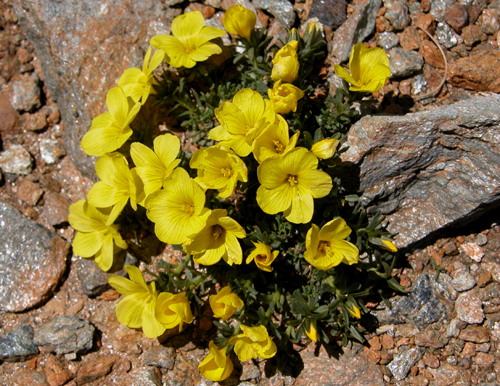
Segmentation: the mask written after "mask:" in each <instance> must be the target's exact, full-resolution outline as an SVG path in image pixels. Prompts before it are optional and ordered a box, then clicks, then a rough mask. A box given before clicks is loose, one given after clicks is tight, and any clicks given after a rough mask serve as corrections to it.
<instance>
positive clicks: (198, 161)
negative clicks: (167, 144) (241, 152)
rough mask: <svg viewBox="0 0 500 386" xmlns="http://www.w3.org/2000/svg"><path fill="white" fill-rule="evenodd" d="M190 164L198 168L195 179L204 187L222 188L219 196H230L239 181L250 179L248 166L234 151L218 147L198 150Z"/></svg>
mask: <svg viewBox="0 0 500 386" xmlns="http://www.w3.org/2000/svg"><path fill="white" fill-rule="evenodd" d="M189 166H190V167H191V168H192V169H198V176H197V177H196V178H195V181H196V182H198V183H199V184H200V185H201V186H202V187H203V188H204V189H220V192H219V195H218V196H217V197H221V198H227V197H229V196H230V195H231V194H232V193H233V191H234V188H235V187H236V183H237V182H238V181H241V182H247V181H248V177H247V173H248V172H247V167H246V165H245V163H244V162H243V161H242V160H241V158H240V157H238V156H237V155H236V154H234V153H233V152H232V151H225V150H223V149H220V148H217V147H209V148H208V149H205V148H201V149H199V150H197V151H196V152H195V153H194V154H193V157H191V161H190V162H189Z"/></svg>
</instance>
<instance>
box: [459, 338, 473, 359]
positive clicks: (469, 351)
mask: <svg viewBox="0 0 500 386" xmlns="http://www.w3.org/2000/svg"><path fill="white" fill-rule="evenodd" d="M475 353H476V345H475V344H474V343H471V342H465V344H464V348H463V349H462V352H461V355H462V356H463V357H464V358H471V357H472V356H474V354H475Z"/></svg>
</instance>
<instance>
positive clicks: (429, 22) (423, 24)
mask: <svg viewBox="0 0 500 386" xmlns="http://www.w3.org/2000/svg"><path fill="white" fill-rule="evenodd" d="M415 24H416V25H418V26H419V27H420V28H423V29H425V30H426V31H427V32H429V33H430V34H431V35H432V34H433V33H434V30H435V29H436V20H435V19H434V16H432V14H430V13H419V14H417V15H416V17H415Z"/></svg>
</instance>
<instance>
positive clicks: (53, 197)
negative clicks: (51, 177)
mask: <svg viewBox="0 0 500 386" xmlns="http://www.w3.org/2000/svg"><path fill="white" fill-rule="evenodd" d="M69 206H70V202H69V201H68V199H67V198H66V197H64V196H62V195H61V194H59V193H56V192H47V193H46V195H45V202H44V204H43V214H42V217H43V218H44V219H45V221H47V223H49V224H50V225H52V226H56V225H61V224H63V223H66V222H68V214H69Z"/></svg>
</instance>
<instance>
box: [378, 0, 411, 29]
mask: <svg viewBox="0 0 500 386" xmlns="http://www.w3.org/2000/svg"><path fill="white" fill-rule="evenodd" d="M384 4H385V6H386V7H387V11H386V12H385V14H384V17H385V18H386V19H387V20H389V21H390V22H391V25H392V27H393V28H394V29H395V30H402V29H404V28H405V27H408V26H409V25H410V17H409V15H408V6H407V5H406V3H405V2H403V1H398V0H395V1H386V2H384Z"/></svg>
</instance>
